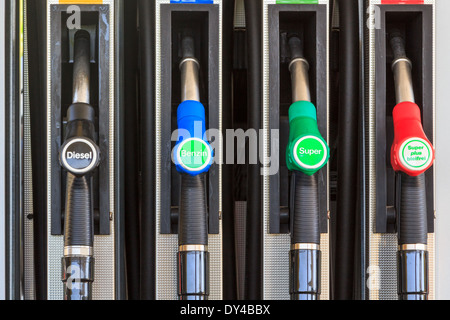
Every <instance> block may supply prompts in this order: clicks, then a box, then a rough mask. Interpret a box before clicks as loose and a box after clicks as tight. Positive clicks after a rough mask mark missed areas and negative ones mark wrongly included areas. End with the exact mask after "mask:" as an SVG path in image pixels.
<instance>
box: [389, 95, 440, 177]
mask: <svg viewBox="0 0 450 320" xmlns="http://www.w3.org/2000/svg"><path fill="white" fill-rule="evenodd" d="M393 117H394V143H393V144H392V148H391V164H392V168H393V169H394V170H395V171H402V172H404V173H406V174H408V175H410V176H413V177H415V176H419V175H421V174H422V173H424V172H425V171H427V170H428V169H429V168H430V167H431V166H432V165H433V162H434V157H435V151H434V148H433V145H432V144H431V142H430V141H429V140H428V138H427V136H426V135H425V132H424V131H423V127H422V121H421V115H420V108H419V106H418V105H417V104H415V103H413V102H409V101H406V102H401V103H399V104H398V105H397V106H395V108H394V111H393Z"/></svg>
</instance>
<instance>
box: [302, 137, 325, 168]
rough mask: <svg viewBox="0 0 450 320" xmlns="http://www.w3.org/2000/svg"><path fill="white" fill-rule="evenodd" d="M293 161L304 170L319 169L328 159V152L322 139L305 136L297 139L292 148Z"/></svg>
mask: <svg viewBox="0 0 450 320" xmlns="http://www.w3.org/2000/svg"><path fill="white" fill-rule="evenodd" d="M293 152H294V159H295V161H296V162H297V164H298V165H299V166H300V167H303V168H305V169H317V168H320V167H321V166H322V165H323V164H324V163H325V161H326V160H327V158H328V150H327V147H326V145H325V143H324V142H323V141H322V139H319V138H317V137H315V136H307V137H303V138H301V139H299V140H298V141H297V142H296V144H295V147H294V150H293Z"/></svg>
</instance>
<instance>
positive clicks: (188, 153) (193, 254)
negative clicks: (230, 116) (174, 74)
mask: <svg viewBox="0 0 450 320" xmlns="http://www.w3.org/2000/svg"><path fill="white" fill-rule="evenodd" d="M181 53H182V54H181V56H182V60H181V62H180V72H181V100H182V103H181V104H180V105H179V106H178V110H177V121H178V142H177V144H176V146H175V148H174V151H173V158H174V162H175V165H176V169H177V171H178V172H180V174H181V194H180V206H179V215H178V256H177V262H178V297H179V299H180V300H207V299H208V295H209V253H208V221H207V219H208V218H207V217H208V209H207V199H206V181H205V180H206V179H205V177H206V172H208V171H209V169H210V167H211V164H212V160H213V152H212V148H211V146H210V144H209V143H208V141H207V140H206V136H205V132H206V114H205V107H204V106H203V105H202V104H201V102H200V91H199V68H200V64H199V62H198V60H197V59H196V58H195V45H194V38H193V37H192V36H191V35H190V34H189V33H188V32H185V34H184V35H183V36H182V39H181Z"/></svg>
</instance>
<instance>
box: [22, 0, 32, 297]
mask: <svg viewBox="0 0 450 320" xmlns="http://www.w3.org/2000/svg"><path fill="white" fill-rule="evenodd" d="M23 16H24V17H26V16H27V2H26V1H25V2H24V12H23ZM23 28H24V36H23V37H24V39H23V40H24V41H23V45H24V48H23V68H24V72H23V126H24V128H23V149H24V150H23V158H24V159H23V163H24V164H23V165H24V168H23V177H24V178H23V179H24V181H23V214H24V218H23V221H24V222H23V223H24V226H23V237H24V240H23V245H24V248H23V292H24V299H25V300H33V299H34V298H35V287H34V251H33V248H34V238H33V220H32V219H31V217H30V218H28V217H29V215H32V214H33V189H32V186H33V178H32V168H31V130H30V101H29V91H28V89H29V85H28V54H29V53H28V32H27V24H26V23H24V26H23Z"/></svg>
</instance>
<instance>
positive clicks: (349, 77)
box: [334, 0, 360, 300]
mask: <svg viewBox="0 0 450 320" xmlns="http://www.w3.org/2000/svg"><path fill="white" fill-rule="evenodd" d="M358 8H359V6H358V1H357V0H340V1H339V22H340V31H339V38H340V41H339V42H340V43H339V48H340V52H339V60H340V61H339V65H340V67H339V73H340V79H339V88H340V90H339V91H340V97H339V141H338V145H339V149H338V185H337V200H336V206H337V207H336V259H335V292H334V298H335V299H337V300H351V299H352V298H353V279H354V261H355V225H356V214H357V213H356V212H357V199H356V198H357V185H358V175H357V168H358V115H359V110H358V108H359V101H360V100H359V74H360V73H359V63H358V61H359V45H360V44H359V26H358V23H359V13H358Z"/></svg>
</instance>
